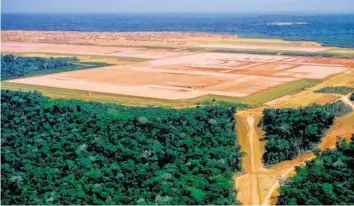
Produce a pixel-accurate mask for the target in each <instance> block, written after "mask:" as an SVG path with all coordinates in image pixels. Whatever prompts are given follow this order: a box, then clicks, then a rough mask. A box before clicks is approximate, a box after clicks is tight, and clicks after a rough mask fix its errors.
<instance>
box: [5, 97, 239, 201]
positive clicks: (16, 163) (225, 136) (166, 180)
mask: <svg viewBox="0 0 354 206" xmlns="http://www.w3.org/2000/svg"><path fill="white" fill-rule="evenodd" d="M1 101H2V104H1V115H2V134H1V147H2V162H1V170H2V171H1V179H2V190H1V194H2V203H3V204H6V205H9V204H18V205H22V204H32V205H34V204H36V205H37V204H70V205H72V204H81V205H82V204H95V205H98V204H100V205H101V204H164V205H165V204H180V205H192V204H194V205H197V204H225V205H226V204H227V205H231V204H237V202H236V200H235V195H236V193H235V191H234V189H233V188H234V185H233V180H232V177H233V174H234V173H235V172H237V171H239V170H240V158H241V157H242V153H241V151H240V147H239V145H237V144H236V143H235V141H236V138H237V137H236V135H235V132H234V128H235V119H234V115H235V110H236V109H237V108H235V107H232V106H227V105H209V106H203V107H197V108H193V109H179V110H176V109H167V108H152V107H127V106H119V105H113V104H100V103H94V102H89V103H87V102H82V101H79V100H64V99H60V100H50V99H48V98H46V97H44V96H42V95H41V94H40V93H38V92H20V91H17V92H14V91H9V90H2V95H1Z"/></svg>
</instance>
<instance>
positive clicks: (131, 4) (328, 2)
mask: <svg viewBox="0 0 354 206" xmlns="http://www.w3.org/2000/svg"><path fill="white" fill-rule="evenodd" d="M1 5H2V8H1V11H2V12H3V13H31V14H32V13H38V14H41V13H45V14H48V13H51V14H53V13H73V14H129V13H131V14H137V13H161V14H163V13H225V14H234V15H237V14H239V15H244V14H289V15H294V14H299V15H301V14H354V1H352V0H252V1H250V0H249V1H234V0H218V1H217V2H215V1H213V0H189V1H188V0H180V1H178V2H176V1H166V0H165V1H164V0H148V1H147V0H130V1H123V0H101V1H99V0H75V1H70V0H30V1H28V0H3V1H2V4H1ZM68 5H70V6H68Z"/></svg>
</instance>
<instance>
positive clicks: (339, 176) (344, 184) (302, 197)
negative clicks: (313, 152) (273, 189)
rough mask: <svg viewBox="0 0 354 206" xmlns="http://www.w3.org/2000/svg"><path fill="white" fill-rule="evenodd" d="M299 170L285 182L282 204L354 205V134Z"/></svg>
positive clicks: (282, 190)
mask: <svg viewBox="0 0 354 206" xmlns="http://www.w3.org/2000/svg"><path fill="white" fill-rule="evenodd" d="M296 173H297V174H296V175H295V176H294V177H291V178H289V179H287V180H285V182H284V183H283V184H282V185H281V187H280V189H279V192H280V196H279V198H278V202H277V204H278V205H354V134H353V135H352V138H351V142H350V143H347V142H346V141H344V140H343V141H341V142H339V143H338V144H337V149H336V150H325V151H323V152H321V153H319V154H317V157H316V158H315V159H313V160H311V161H309V162H307V163H306V166H302V167H297V168H296Z"/></svg>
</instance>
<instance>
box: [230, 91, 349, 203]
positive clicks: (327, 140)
mask: <svg viewBox="0 0 354 206" xmlns="http://www.w3.org/2000/svg"><path fill="white" fill-rule="evenodd" d="M340 100H341V101H343V102H344V103H346V104H348V105H350V106H351V107H352V108H353V112H351V113H349V114H347V115H344V116H343V117H339V118H337V119H336V120H335V122H334V125H333V126H332V127H331V129H330V130H329V131H328V132H327V134H326V136H325V137H324V138H323V139H322V142H321V144H319V148H320V149H321V150H323V149H328V148H334V147H335V144H336V141H337V136H342V137H344V138H345V139H349V138H350V136H351V134H352V133H354V125H348V124H345V123H347V122H348V121H351V119H352V118H353V117H354V104H353V102H351V101H350V100H349V98H348V96H343V97H342V98H341V99H340ZM263 109H264V108H257V109H252V110H247V111H241V112H238V113H237V116H236V118H237V133H238V141H239V144H240V145H241V149H242V151H243V152H246V153H247V155H246V156H245V157H243V159H242V164H243V169H244V173H243V174H241V175H239V176H238V177H237V178H236V182H235V184H236V185H235V188H236V189H237V190H238V193H237V199H238V200H239V201H240V202H241V203H242V204H244V205H273V204H275V203H276V198H277V196H278V195H279V194H278V192H277V190H278V188H279V185H280V182H281V181H283V180H285V179H286V178H288V177H289V176H291V175H292V174H294V171H295V168H296V167H297V166H300V165H304V164H305V163H306V161H309V160H311V159H313V158H314V157H315V155H314V154H312V153H307V154H304V155H302V156H300V157H298V158H296V159H294V160H289V161H283V162H281V163H279V164H276V165H273V166H272V167H270V168H265V167H264V165H263V162H262V156H263V153H264V151H265V148H264V141H260V139H261V138H262V137H263V131H262V129H261V128H260V127H259V126H258V123H259V122H260V120H261V118H262V112H263Z"/></svg>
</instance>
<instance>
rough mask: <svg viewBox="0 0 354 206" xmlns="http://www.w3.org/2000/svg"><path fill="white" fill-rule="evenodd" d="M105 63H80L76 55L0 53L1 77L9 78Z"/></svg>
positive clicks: (91, 66)
mask: <svg viewBox="0 0 354 206" xmlns="http://www.w3.org/2000/svg"><path fill="white" fill-rule="evenodd" d="M106 65H107V64H106V63H99V62H87V63H86V62H81V63H80V62H79V60H78V59H77V58H76V57H60V58H53V57H51V58H41V57H21V56H14V55H1V79H2V80H9V79H16V78H23V77H29V76H33V75H39V74H49V73H56V72H64V71H72V70H77V69H86V68H93V67H100V66H106Z"/></svg>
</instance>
